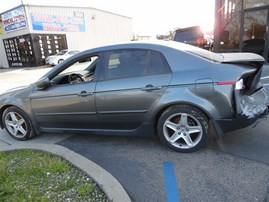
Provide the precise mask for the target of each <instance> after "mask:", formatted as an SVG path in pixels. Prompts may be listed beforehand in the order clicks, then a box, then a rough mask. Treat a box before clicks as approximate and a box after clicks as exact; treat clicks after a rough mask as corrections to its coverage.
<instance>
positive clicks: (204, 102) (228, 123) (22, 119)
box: [0, 42, 268, 152]
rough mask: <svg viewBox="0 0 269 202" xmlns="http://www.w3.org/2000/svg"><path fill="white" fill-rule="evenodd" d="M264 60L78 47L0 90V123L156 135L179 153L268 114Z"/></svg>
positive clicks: (15, 127) (160, 46) (24, 135)
mask: <svg viewBox="0 0 269 202" xmlns="http://www.w3.org/2000/svg"><path fill="white" fill-rule="evenodd" d="M263 63H264V59H263V58H262V57H261V56H259V55H256V54H251V53H225V54H216V53H212V52H209V51H207V50H203V49H200V48H197V47H194V46H190V45H186V44H182V43H178V42H155V43H141V42H134V43H126V44H117V45H110V46H104V47H99V48H95V49H91V50H87V51H83V52H80V53H78V54H76V55H75V56H72V57H70V58H68V59H66V60H65V61H63V62H62V63H61V64H59V65H57V66H56V67H55V68H53V69H52V70H51V71H50V72H48V73H47V74H46V75H44V76H43V77H42V78H41V79H40V80H39V81H37V82H36V83H34V84H32V85H30V86H27V87H24V88H20V89H13V90H10V91H8V92H6V93H4V94H2V95H1V96H0V117H1V119H0V126H1V127H2V128H5V129H6V131H7V132H8V133H9V134H10V135H11V136H12V137H13V138H15V139H18V140H26V139H29V138H32V137H33V136H35V135H36V134H40V133H42V132H68V133H70V132H71V133H72V132H80V133H88V134H97V135H99V134H100V135H101V134H104V135H136V136H139V135H143V136H154V135H156V134H158V136H159V137H160V140H161V141H162V142H163V143H164V144H166V145H168V146H169V147H170V148H172V149H174V150H176V151H180V152H192V151H196V150H198V149H200V148H202V147H203V146H204V145H205V144H206V142H207V140H208V139H209V135H210V134H214V135H216V136H217V137H218V138H220V137H221V136H222V135H223V134H224V133H226V132H229V131H232V130H236V129H240V128H243V127H247V126H249V125H251V124H253V123H255V121H257V119H259V118H261V117H264V116H266V115H267V112H268V94H267V91H266V89H265V88H264V87H263V86H262V85H261V84H260V82H259V81H260V76H261V71H262V66H263Z"/></svg>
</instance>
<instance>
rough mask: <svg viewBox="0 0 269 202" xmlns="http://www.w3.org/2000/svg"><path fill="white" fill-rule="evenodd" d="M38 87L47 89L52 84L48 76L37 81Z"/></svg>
mask: <svg viewBox="0 0 269 202" xmlns="http://www.w3.org/2000/svg"><path fill="white" fill-rule="evenodd" d="M35 85H36V87H37V88H39V89H45V88H47V87H49V86H50V80H49V78H48V77H43V78H41V79H40V80H38V81H37V82H36V83H35Z"/></svg>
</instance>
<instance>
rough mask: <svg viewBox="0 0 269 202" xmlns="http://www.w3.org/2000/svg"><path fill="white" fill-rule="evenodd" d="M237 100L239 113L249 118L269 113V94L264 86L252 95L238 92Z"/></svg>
mask: <svg viewBox="0 0 269 202" xmlns="http://www.w3.org/2000/svg"><path fill="white" fill-rule="evenodd" d="M236 102H237V105H236V111H237V114H241V115H245V116H246V117H247V118H249V119H251V118H255V117H259V116H260V115H262V116H264V115H265V114H266V115H267V114H268V106H269V96H268V92H267V90H266V89H265V88H264V87H262V88H260V89H259V90H258V91H256V92H254V93H252V94H251V95H247V94H243V93H242V92H238V93H237V94H236Z"/></svg>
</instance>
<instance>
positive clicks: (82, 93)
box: [78, 90, 93, 97]
mask: <svg viewBox="0 0 269 202" xmlns="http://www.w3.org/2000/svg"><path fill="white" fill-rule="evenodd" d="M89 95H93V93H92V92H87V91H85V90H84V91H81V92H80V93H79V94H78V96H80V97H87V96H89Z"/></svg>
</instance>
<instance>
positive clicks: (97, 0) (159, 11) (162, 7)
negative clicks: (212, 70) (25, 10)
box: [0, 0, 215, 35]
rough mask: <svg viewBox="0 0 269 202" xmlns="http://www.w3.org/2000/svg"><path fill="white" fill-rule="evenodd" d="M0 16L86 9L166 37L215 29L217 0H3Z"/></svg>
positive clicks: (138, 30)
mask: <svg viewBox="0 0 269 202" xmlns="http://www.w3.org/2000/svg"><path fill="white" fill-rule="evenodd" d="M1 1H4V2H5V3H2V4H1V6H0V13H2V12H5V11H7V10H9V9H11V8H14V7H16V6H19V5H20V4H21V2H23V4H30V5H58V6H85V7H94V8H97V9H101V10H105V11H109V12H113V13H117V14H121V15H124V16H128V17H131V18H132V19H133V20H132V22H133V32H134V34H137V35H157V34H167V33H169V31H173V30H175V29H176V28H184V27H188V26H195V25H200V26H201V27H202V28H203V29H204V30H206V31H207V30H210V29H213V26H214V19H215V18H214V9H215V0H164V1H156V0H72V1H71V0H69V1H67V0H1Z"/></svg>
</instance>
